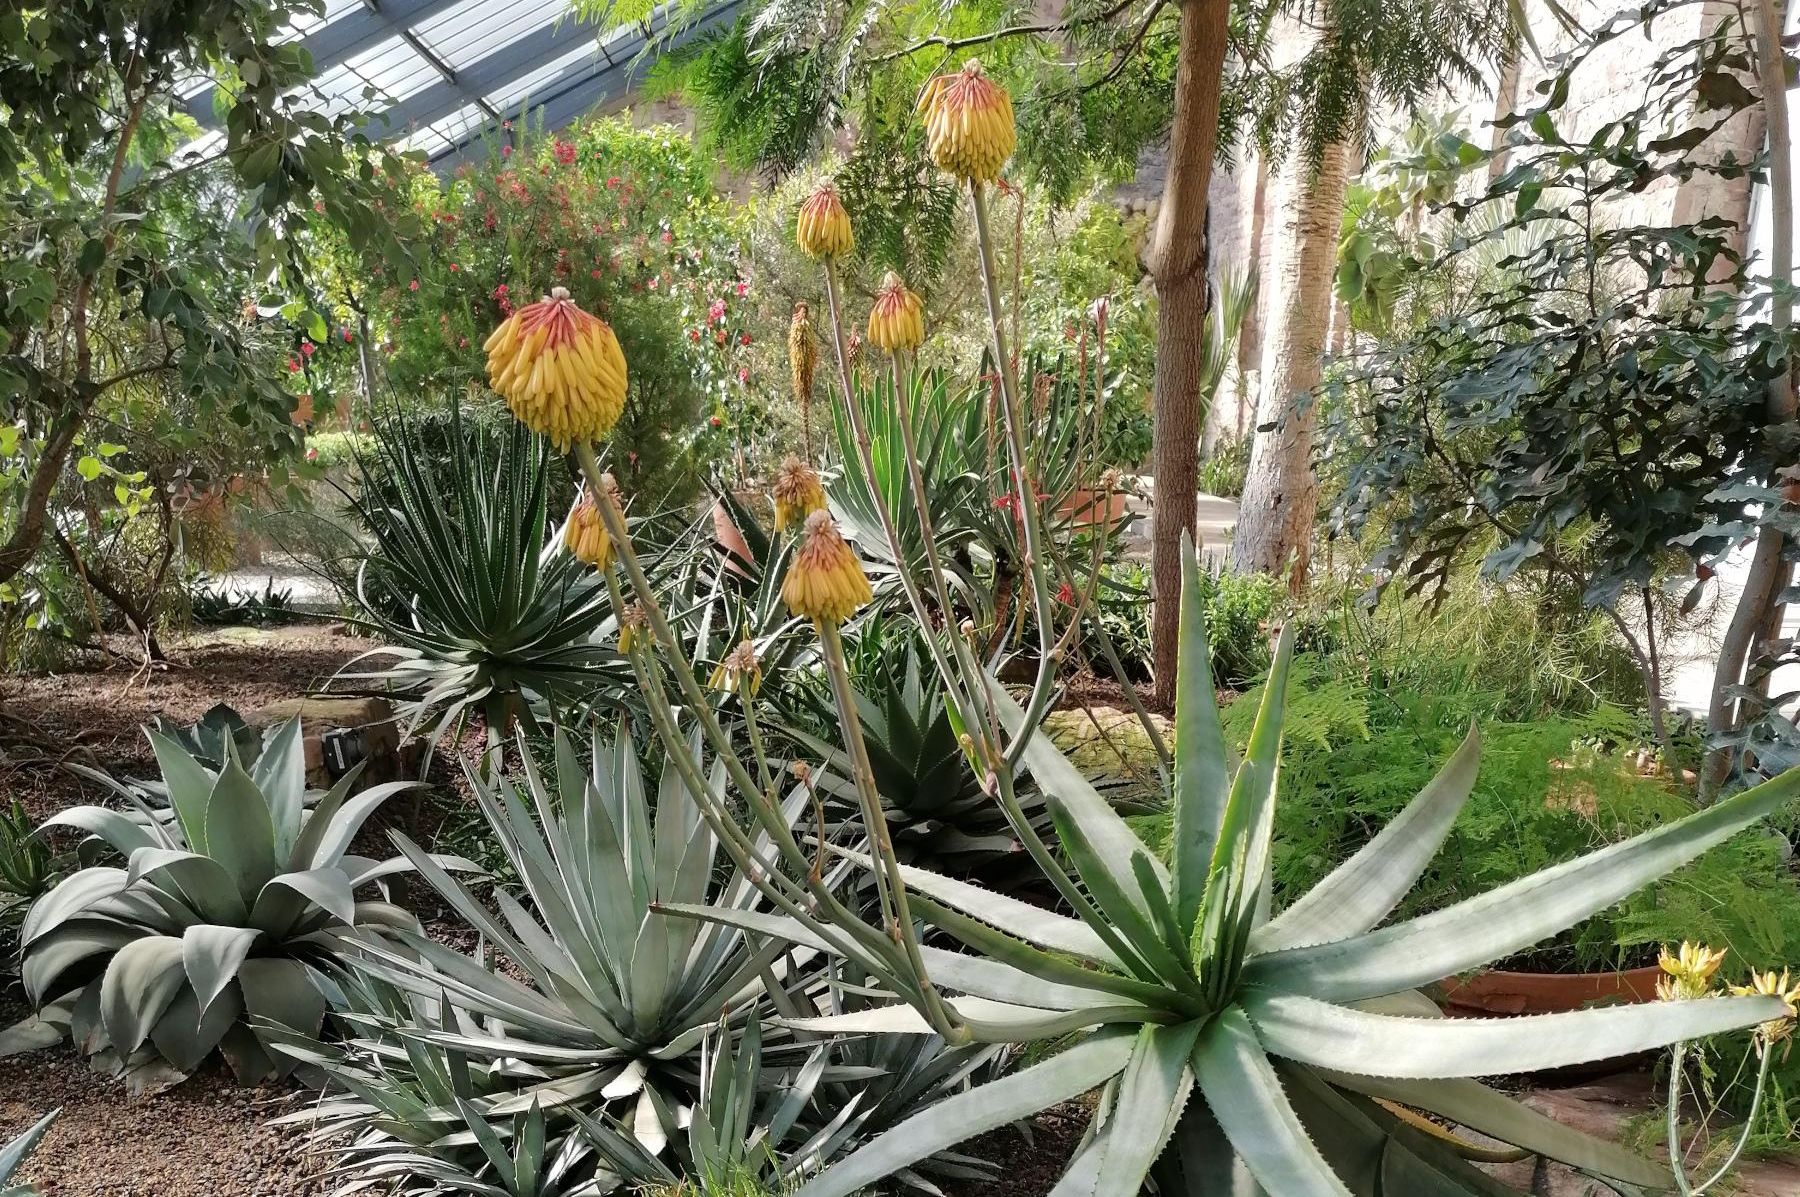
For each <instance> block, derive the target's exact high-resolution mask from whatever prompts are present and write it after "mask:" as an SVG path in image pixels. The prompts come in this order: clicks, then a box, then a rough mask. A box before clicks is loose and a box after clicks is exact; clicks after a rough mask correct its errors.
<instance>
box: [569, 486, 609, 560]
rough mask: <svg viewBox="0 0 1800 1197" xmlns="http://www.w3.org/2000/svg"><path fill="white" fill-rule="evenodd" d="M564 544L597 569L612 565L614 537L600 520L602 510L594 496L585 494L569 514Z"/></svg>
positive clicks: (580, 558)
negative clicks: (595, 502)
mask: <svg viewBox="0 0 1800 1197" xmlns="http://www.w3.org/2000/svg"><path fill="white" fill-rule="evenodd" d="M563 544H564V545H566V546H567V547H568V550H569V552H571V553H573V554H575V556H576V557H577V558H578V559H579V560H582V561H585V562H587V563H588V564H589V565H591V566H593V567H594V568H595V569H605V568H606V567H607V566H609V565H611V564H612V557H613V544H612V537H611V536H608V535H607V534H606V524H605V523H603V522H602V521H601V519H600V509H599V508H598V507H596V506H594V496H593V495H591V494H586V493H584V494H583V495H582V496H581V500H580V501H579V502H578V503H576V504H575V509H574V510H573V511H571V512H570V513H569V522H568V523H567V524H566V525H564V526H563Z"/></svg>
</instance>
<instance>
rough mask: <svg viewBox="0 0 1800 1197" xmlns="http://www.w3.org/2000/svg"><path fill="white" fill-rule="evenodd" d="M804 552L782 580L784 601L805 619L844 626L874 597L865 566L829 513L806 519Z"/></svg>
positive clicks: (801, 547) (818, 513) (815, 514)
mask: <svg viewBox="0 0 1800 1197" xmlns="http://www.w3.org/2000/svg"><path fill="white" fill-rule="evenodd" d="M802 536H803V539H802V540H801V542H800V548H799V550H798V551H797V552H795V554H794V559H793V561H792V563H791V564H789V566H788V572H787V577H786V578H784V579H782V583H781V597H782V600H783V601H784V602H786V603H787V605H788V610H790V611H792V612H793V613H794V614H795V615H798V616H800V617H801V618H802V619H811V620H815V621H817V622H819V623H831V624H840V623H843V622H844V621H845V620H846V619H849V618H850V617H851V616H852V615H854V614H856V609H857V608H858V607H860V606H862V605H863V604H864V603H866V602H868V601H869V600H870V599H871V598H873V597H874V595H873V594H872V593H871V591H870V590H869V579H868V577H867V575H865V574H864V573H863V568H862V562H860V561H858V560H857V559H856V554H855V553H853V552H851V551H850V546H849V545H848V544H846V543H844V538H843V536H842V534H840V533H839V532H838V528H837V525H836V524H835V523H833V522H832V519H831V513H830V512H829V511H815V512H813V513H812V514H811V515H809V516H807V517H806V530H805V532H804V533H802Z"/></svg>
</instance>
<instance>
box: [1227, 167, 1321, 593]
mask: <svg viewBox="0 0 1800 1197" xmlns="http://www.w3.org/2000/svg"><path fill="white" fill-rule="evenodd" d="M1350 154H1351V147H1350V144H1349V143H1348V142H1345V141H1338V142H1333V143H1331V144H1330V145H1327V146H1326V147H1325V148H1324V150H1323V152H1322V153H1321V154H1320V156H1319V160H1318V162H1317V163H1316V165H1315V164H1314V163H1311V162H1308V161H1307V160H1306V158H1305V157H1304V155H1301V154H1295V155H1294V156H1293V158H1292V160H1290V161H1289V163H1288V164H1287V166H1286V168H1285V173H1286V174H1287V175H1288V186H1287V187H1286V188H1284V189H1283V190H1284V192H1285V197H1284V198H1285V199H1286V200H1287V202H1288V213H1289V214H1288V217H1287V219H1286V221H1285V222H1284V225H1285V227H1284V230H1283V233H1284V236H1283V240H1282V244H1281V246H1280V249H1279V251H1278V257H1277V260H1276V278H1275V286H1274V290H1273V292H1272V294H1271V298H1272V299H1274V300H1275V301H1276V304H1277V306H1276V307H1275V309H1274V319H1273V320H1272V322H1271V327H1270V328H1269V330H1268V332H1267V334H1266V335H1265V338H1264V341H1263V363H1262V390H1261V393H1260V395H1259V396H1258V398H1257V407H1256V430H1255V433H1254V435H1255V438H1256V439H1255V440H1254V441H1252V442H1251V446H1250V465H1249V471H1248V473H1247V475H1246V477H1245V480H1244V495H1243V498H1242V500H1241V501H1240V502H1239V504H1238V522H1237V529H1236V531H1235V532H1234V534H1233V536H1232V549H1231V558H1232V565H1233V567H1234V568H1236V569H1237V570H1239V571H1240V572H1246V573H1247V572H1252V571H1255V572H1260V573H1271V574H1272V573H1280V572H1281V571H1282V570H1283V569H1286V568H1288V566H1289V564H1290V562H1291V563H1292V569H1293V572H1292V573H1291V574H1290V575H1289V582H1290V585H1291V586H1292V587H1293V588H1294V590H1295V592H1296V593H1298V591H1299V590H1300V588H1301V587H1302V586H1304V584H1305V581H1306V571H1307V567H1308V566H1309V564H1310V556H1311V551H1312V525H1313V516H1314V514H1315V512H1316V510H1317V507H1318V501H1319V492H1318V484H1317V483H1316V482H1315V480H1314V479H1313V473H1312V448H1313V429H1314V427H1315V426H1316V425H1317V423H1318V412H1317V408H1316V406H1315V404H1314V403H1313V400H1312V392H1313V390H1314V389H1315V388H1316V387H1317V386H1318V385H1319V377H1320V373H1321V368H1322V365H1323V361H1324V352H1325V338H1326V334H1327V332H1328V330H1329V328H1330V325H1331V305H1332V279H1333V276H1334V275H1335V274H1336V272H1337V244H1338V229H1339V225H1340V224H1341V223H1342V221H1343V217H1344V198H1345V191H1346V189H1347V188H1348V187H1349V183H1350Z"/></svg>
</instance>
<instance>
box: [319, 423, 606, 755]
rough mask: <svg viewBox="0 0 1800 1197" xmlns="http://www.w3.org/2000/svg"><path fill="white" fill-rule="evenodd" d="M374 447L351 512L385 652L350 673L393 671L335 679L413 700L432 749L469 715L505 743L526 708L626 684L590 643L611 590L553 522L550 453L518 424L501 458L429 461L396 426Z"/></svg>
mask: <svg viewBox="0 0 1800 1197" xmlns="http://www.w3.org/2000/svg"><path fill="white" fill-rule="evenodd" d="M455 411H456V409H454V408H453V409H452V414H451V434H450V435H451V438H452V439H453V440H455V439H457V438H456V433H455V431H454V430H455V421H456V419H457V416H456V414H455ZM375 435H376V439H377V442H378V444H379V453H378V456H377V457H376V458H375V460H374V462H370V463H364V464H363V467H362V491H361V494H360V495H359V496H358V498H357V499H356V501H355V510H356V513H357V515H358V517H359V519H360V520H361V521H362V523H363V526H364V527H365V528H366V529H367V531H368V533H369V534H370V536H371V537H373V539H374V547H373V548H372V550H371V551H370V552H369V554H368V557H367V558H366V560H365V561H364V562H363V565H362V569H361V572H360V575H359V578H358V584H357V600H358V602H359V603H360V605H361V607H362V612H363V618H364V620H365V621H366V622H367V623H369V624H370V625H371V626H372V627H374V628H375V629H376V630H377V631H378V632H379V634H380V635H381V637H382V639H383V640H385V641H387V643H386V644H385V645H384V646H382V647H379V648H375V649H371V650H370V651H369V652H368V653H366V654H364V656H363V657H361V658H358V660H359V661H361V660H366V659H371V658H375V659H380V658H392V664H390V665H388V666H386V667H385V668H383V669H380V670H375V671H360V672H359V671H353V670H351V668H350V667H346V671H343V672H340V674H339V676H340V677H341V678H344V679H346V680H354V681H360V682H374V683H377V684H379V685H381V686H383V687H384V688H386V689H389V690H392V691H394V692H397V693H400V694H404V695H408V696H409V697H410V709H409V710H408V712H407V719H408V722H409V725H410V727H412V728H417V727H419V726H422V725H423V724H424V723H425V722H426V721H427V720H431V721H432V729H431V732H430V738H431V740H432V742H434V743H435V742H436V740H437V739H438V738H439V737H440V736H442V735H443V734H444V733H445V732H447V731H448V730H450V729H451V728H452V727H455V726H460V725H461V724H462V723H463V721H465V720H466V719H467V718H468V717H469V716H470V715H471V714H474V713H477V712H479V713H480V714H481V715H482V716H483V718H484V719H485V720H486V723H487V726H488V729H489V732H490V734H491V735H499V734H501V733H502V732H504V731H505V730H506V729H507V728H509V727H511V726H512V724H513V722H514V721H515V720H524V721H525V722H526V723H527V724H531V723H532V722H533V720H534V719H535V718H536V716H535V715H534V713H533V710H532V708H533V705H534V704H540V705H541V704H548V705H549V706H550V707H551V708H552V709H553V710H556V711H564V710H571V709H574V708H575V707H578V706H581V705H583V704H586V703H588V702H590V701H595V700H596V699H597V698H598V697H599V696H600V695H602V694H604V693H605V692H606V691H607V690H608V689H609V688H612V689H614V691H615V693H616V690H617V688H618V687H621V686H624V685H625V684H626V679H627V675H628V672H629V671H628V670H627V669H626V668H625V666H624V664H623V663H622V661H621V660H620V658H619V657H618V655H617V654H616V653H614V652H613V651H612V650H611V649H610V648H608V647H606V646H604V645H602V644H601V643H599V642H598V640H597V638H596V634H597V633H598V632H599V630H600V627H601V625H602V624H603V623H604V622H605V621H606V620H607V619H608V618H609V617H610V616H611V615H612V600H611V598H610V596H609V595H608V594H607V592H606V586H605V584H604V582H603V580H602V579H601V577H600V575H599V573H598V572H597V571H595V570H593V569H591V568H590V567H589V566H587V565H586V564H585V563H584V562H582V561H580V560H579V559H577V558H576V557H575V556H574V555H573V554H572V553H569V552H568V551H567V550H566V549H565V548H564V546H563V545H562V542H561V537H560V535H558V534H557V533H556V531H555V528H556V525H554V524H552V522H551V515H550V510H549V495H548V491H549V487H550V478H551V451H550V446H549V445H548V443H546V442H545V441H544V440H543V439H542V438H540V437H538V436H536V435H535V434H533V433H530V432H528V431H526V429H525V428H524V426H523V425H521V424H519V423H517V422H516V421H514V422H511V423H509V424H508V426H507V428H506V430H505V433H504V436H503V438H502V439H499V440H498V442H497V444H496V445H490V444H489V443H488V442H487V441H486V440H484V439H481V438H477V439H475V440H474V441H473V443H468V444H467V451H466V452H463V453H458V454H451V455H450V456H449V457H448V459H447V460H440V461H437V462H434V461H433V459H432V458H431V457H429V456H427V450H425V449H423V448H421V447H419V446H417V445H415V443H414V440H413V438H412V436H411V433H410V423H409V421H408V420H407V419H406V418H405V417H404V416H397V417H396V418H395V420H394V421H393V422H392V423H387V422H382V423H379V424H377V426H376V433H375ZM353 664H355V663H353Z"/></svg>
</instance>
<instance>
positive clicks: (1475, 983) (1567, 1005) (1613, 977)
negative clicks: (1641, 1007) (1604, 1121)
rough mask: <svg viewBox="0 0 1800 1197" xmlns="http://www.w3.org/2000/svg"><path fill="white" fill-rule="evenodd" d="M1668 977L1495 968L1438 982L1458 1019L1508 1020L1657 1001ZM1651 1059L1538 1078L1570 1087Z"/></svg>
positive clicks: (1648, 972) (1652, 969) (1653, 972)
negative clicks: (1659, 987) (1659, 980)
mask: <svg viewBox="0 0 1800 1197" xmlns="http://www.w3.org/2000/svg"><path fill="white" fill-rule="evenodd" d="M1662 975H1663V972H1662V970H1661V969H1660V968H1658V967H1656V966H1655V965H1654V964H1653V965H1650V966H1649V967H1648V968H1632V969H1626V970H1625V971H1624V972H1611V973H1515V972H1508V971H1506V970H1505V969H1489V970H1487V971H1485V972H1479V973H1475V974H1473V975H1472V976H1468V977H1447V978H1445V979H1444V980H1442V981H1439V982H1438V990H1439V994H1438V1005H1440V1006H1442V1007H1443V1008H1444V1013H1445V1014H1448V1015H1449V1016H1450V1017H1452V1018H1507V1017H1510V1016H1512V1015H1517V1014H1561V1013H1565V1012H1567V1011H1570V1010H1585V1009H1587V1008H1588V1007H1590V1006H1618V1005H1634V1004H1637V1003H1640V1002H1653V1001H1655V1000H1656V980H1657V978H1658V977H1660V976H1662ZM1646 1055H1647V1053H1646V1054H1640V1055H1637V1056H1625V1057H1619V1058H1615V1059H1610V1060H1593V1061H1590V1062H1588V1063H1586V1064H1573V1065H1570V1066H1569V1067H1567V1068H1557V1069H1551V1070H1549V1071H1546V1072H1543V1073H1539V1074H1538V1075H1540V1076H1542V1077H1545V1078H1547V1079H1551V1080H1556V1081H1562V1082H1569V1081H1577V1080H1585V1079H1589V1078H1592V1077H1597V1076H1607V1075H1609V1074H1611V1073H1615V1072H1623V1071H1625V1070H1626V1069H1629V1068H1633V1067H1635V1066H1636V1065H1637V1064H1639V1063H1640V1062H1641V1061H1642V1060H1643V1059H1645V1058H1646Z"/></svg>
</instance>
